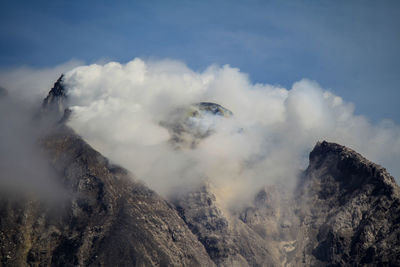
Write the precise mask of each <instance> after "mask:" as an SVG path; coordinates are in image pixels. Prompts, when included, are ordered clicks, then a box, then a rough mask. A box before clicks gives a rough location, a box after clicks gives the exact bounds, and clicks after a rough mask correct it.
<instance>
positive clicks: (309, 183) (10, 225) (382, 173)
mask: <svg viewBox="0 0 400 267" xmlns="http://www.w3.org/2000/svg"><path fill="white" fill-rule="evenodd" d="M64 90H65V88H64V87H63V82H62V77H60V79H59V80H58V81H57V82H56V84H55V86H54V87H53V89H52V90H51V91H50V93H49V96H48V97H47V98H46V99H45V101H44V103H43V108H44V109H45V110H47V111H45V112H43V113H42V115H43V116H46V114H48V113H49V112H57V113H58V115H57V117H58V118H60V116H61V117H62V118H65V114H68V111H67V110H68V109H67V107H66V105H65V102H64V101H65V98H66V93H65V91H64ZM64 122H65V119H61V120H57V122H56V123H55V125H54V126H53V127H52V128H51V129H50V130H49V132H48V133H47V135H46V136H43V138H42V140H41V145H42V148H43V150H44V151H46V153H47V155H48V160H49V162H50V165H51V166H52V168H53V169H54V171H55V173H56V174H57V175H55V177H54V180H56V181H57V183H59V184H60V185H61V187H62V188H63V189H64V192H65V195H66V197H65V198H63V199H62V200H59V201H57V202H55V203H51V204H49V203H47V202H46V201H42V200H41V199H39V198H35V197H32V196H21V197H19V198H10V197H9V196H7V195H2V196H0V218H1V220H0V261H1V263H2V265H3V266H213V265H216V266H376V265H381V266H398V265H400V193H399V192H400V189H399V186H398V185H397V184H396V182H395V180H394V179H393V177H392V176H390V174H388V173H387V172H386V170H385V169H384V168H382V167H381V166H379V165H377V164H374V163H372V162H370V161H368V160H367V159H365V158H364V157H362V156H361V155H360V154H358V153H356V152H355V151H353V150H351V149H349V148H347V147H344V146H341V145H339V144H335V143H329V142H326V141H323V142H319V143H318V144H317V145H316V146H315V147H314V149H313V150H312V151H311V153H310V163H309V166H308V168H307V169H306V170H305V171H304V172H303V173H302V175H301V177H300V178H299V182H298V185H297V187H296V188H295V190H294V191H293V192H292V191H288V190H285V188H282V187H280V186H277V185H268V186H265V187H264V188H262V189H260V191H259V192H258V194H257V195H256V196H255V197H254V201H253V203H249V205H248V206H247V207H245V208H244V209H243V210H241V211H239V212H229V211H226V210H225V209H223V208H222V207H221V206H220V204H219V202H218V201H217V196H216V194H215V193H214V189H213V186H212V185H210V184H204V185H203V186H200V187H199V188H197V189H194V190H193V191H191V192H188V193H186V194H182V195H181V196H179V197H178V198H176V199H174V200H170V201H167V200H164V199H162V198H161V197H160V196H158V195H157V193H155V192H154V191H152V190H151V189H149V188H147V187H146V186H145V185H144V184H143V183H141V182H140V181H138V180H137V179H135V178H134V174H131V173H129V172H128V171H126V170H125V169H123V168H121V167H119V166H115V165H113V164H111V163H110V162H109V161H108V160H107V159H106V158H104V157H103V156H102V155H101V154H100V153H98V152H97V151H95V150H94V149H93V148H91V147H90V145H88V144H87V143H86V142H85V141H84V140H82V138H81V137H79V136H78V135H77V134H76V133H74V131H73V130H72V129H70V128H68V127H67V126H66V125H64Z"/></svg>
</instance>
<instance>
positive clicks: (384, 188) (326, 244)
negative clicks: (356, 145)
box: [295, 141, 400, 266]
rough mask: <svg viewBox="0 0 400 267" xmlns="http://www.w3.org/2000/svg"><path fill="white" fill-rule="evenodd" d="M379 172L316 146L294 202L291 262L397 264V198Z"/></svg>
mask: <svg viewBox="0 0 400 267" xmlns="http://www.w3.org/2000/svg"><path fill="white" fill-rule="evenodd" d="M399 192H400V191H399V187H398V185H397V184H396V183H395V180H394V179H393V177H392V176H390V175H389V174H388V173H387V172H386V170H385V169H384V168H382V167H381V166H379V165H377V164H374V163H372V162H370V161H368V160H367V159H365V158H364V157H362V156H361V155H360V154H358V153H356V152H355V151H353V150H351V149H349V148H347V147H344V146H341V145H338V144H334V143H328V142H325V141H324V142H321V143H318V144H317V145H316V147H315V148H314V150H313V151H312V152H311V153H310V165H309V167H308V169H307V170H306V171H305V173H304V175H303V177H302V179H301V181H300V184H299V188H298V191H297V192H296V195H295V198H296V202H297V203H298V204H297V210H296V216H297V217H298V218H299V220H300V225H299V234H298V236H297V241H298V245H297V248H296V257H295V262H297V263H301V264H302V265H305V266H310V265H312V266H327V265H328V266H376V265H392V266H396V265H399V264H400V194H399Z"/></svg>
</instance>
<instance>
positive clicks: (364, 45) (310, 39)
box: [0, 0, 400, 123]
mask: <svg viewBox="0 0 400 267" xmlns="http://www.w3.org/2000/svg"><path fill="white" fill-rule="evenodd" d="M0 3H1V6H0V68H2V69H8V68H14V67H18V66H22V65H28V66H32V67H37V68H41V67H51V66H55V65H57V64H61V63H64V62H66V61H69V60H71V59H78V60H83V61H84V62H86V63H92V62H96V61H99V60H106V61H108V60H117V61H120V62H126V61H129V60H131V59H132V58H134V57H142V58H173V59H179V60H182V61H184V62H185V63H186V64H187V65H188V66H189V67H191V68H193V69H195V70H202V69H204V68H206V67H207V66H209V65H211V64H222V65H223V64H230V65H231V66H234V67H238V68H239V69H241V71H243V72H246V73H248V74H249V77H250V79H251V80H252V81H253V82H267V83H271V84H280V85H283V86H285V87H289V88H290V86H291V84H292V83H293V82H295V81H298V80H300V79H301V78H309V79H312V80H316V81H317V82H319V83H320V84H321V86H322V87H324V88H327V89H330V90H331V91H332V92H334V93H335V94H337V95H339V96H342V97H343V98H344V99H345V100H346V101H351V102H353V103H355V105H356V113H357V114H364V115H366V116H367V117H368V118H369V119H370V120H372V121H374V122H377V121H379V120H382V119H384V118H389V119H392V120H394V121H396V122H397V123H399V122H400V108H399V107H398V99H399V98H400V90H399V84H400V49H399V47H400V1H324V0H321V1H306V0H303V1H251V0H250V1H235V0H233V1H218V0H216V1H152V0H148V1H111V0H108V1H107V0H102V1H101V0H98V1H71V0H70V1H61V0H53V1H42V0H37V1H18V0H1V1H0ZM0 82H1V81H0Z"/></svg>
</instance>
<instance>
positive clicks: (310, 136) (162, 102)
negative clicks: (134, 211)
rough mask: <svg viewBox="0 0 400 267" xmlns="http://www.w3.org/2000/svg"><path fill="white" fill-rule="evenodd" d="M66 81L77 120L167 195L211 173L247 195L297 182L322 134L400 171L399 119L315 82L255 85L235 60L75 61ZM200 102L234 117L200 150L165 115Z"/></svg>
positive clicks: (221, 184)
mask: <svg viewBox="0 0 400 267" xmlns="http://www.w3.org/2000/svg"><path fill="white" fill-rule="evenodd" d="M65 83H66V85H67V88H68V95H69V99H70V105H71V108H72V110H73V116H72V118H71V121H70V122H69V124H70V126H72V127H73V128H74V129H75V130H76V131H77V132H78V133H79V134H80V135H82V136H83V137H84V139H85V140H87V141H88V142H89V143H90V144H91V145H92V146H94V147H95V148H96V149H98V150H99V151H100V152H102V153H103V154H105V155H106V156H107V157H109V158H110V159H112V160H113V161H115V162H117V163H119V164H121V165H123V166H124V167H126V168H128V169H129V170H131V171H132V172H133V173H134V174H136V176H138V178H139V179H142V180H144V181H146V182H147V183H148V184H149V186H150V187H151V188H153V189H155V190H156V191H158V192H160V193H161V194H164V195H169V194H174V193H176V192H177V189H179V190H182V189H183V188H187V187H188V186H189V187H190V186H192V185H194V184H197V183H198V182H199V181H201V180H202V179H204V178H205V177H207V178H208V179H210V180H211V181H212V182H213V183H214V184H215V185H216V186H217V188H218V190H220V192H223V194H222V195H223V197H225V198H226V199H228V200H229V199H237V198H246V197H248V196H249V195H250V193H253V192H254V190H257V188H259V187H260V186H261V185H264V184H269V183H276V182H283V183H291V182H294V181H295V176H296V173H297V172H298V170H299V169H300V168H304V167H305V166H306V164H307V159H308V153H309V152H310V151H311V149H312V147H313V146H314V144H315V143H316V142H317V141H318V140H322V139H326V140H328V141H333V142H338V143H341V144H343V145H347V146H349V147H351V148H354V149H356V150H357V151H358V152H360V153H362V154H363V155H364V156H366V157H367V158H369V159H370V160H373V161H375V162H377V163H380V164H382V165H383V166H385V167H387V168H388V169H389V171H390V172H391V173H392V174H394V175H395V176H397V177H399V175H400V168H399V167H398V165H397V163H398V162H399V161H400V129H399V126H398V125H395V124H394V123H392V122H383V123H381V124H379V125H371V124H370V123H369V122H368V121H367V120H366V119H365V118H364V117H362V116H356V115H354V113H353V110H354V108H353V105H352V104H350V103H346V102H345V101H343V100H342V99H341V98H340V97H338V96H335V95H333V94H332V93H330V92H328V91H326V90H324V89H322V88H321V87H320V86H319V85H318V84H317V83H316V82H313V81H309V80H301V81H299V82H297V83H295V84H294V85H293V87H292V88H291V89H290V90H287V89H285V88H279V87H275V86H272V85H268V84H252V83H251V82H250V81H249V80H248V77H247V75H246V74H244V73H241V72H240V71H239V70H238V69H236V68H232V67H230V66H228V65H226V66H223V67H218V66H211V67H209V68H208V69H206V70H205V71H203V72H195V71H193V70H191V69H189V68H188V67H187V66H185V65H184V64H183V63H181V62H177V61H171V60H164V61H143V60H141V59H135V60H133V61H131V62H128V63H127V64H119V63H116V62H111V63H107V64H105V65H90V66H83V67H78V68H75V69H73V70H71V71H69V72H68V73H66V76H65ZM201 101H208V102H215V103H218V104H221V105H222V106H224V107H226V108H228V109H230V110H231V111H233V113H234V116H233V117H232V118H228V119H220V120H218V121H217V122H216V129H215V130H216V132H215V133H214V134H213V135H211V136H209V137H208V138H206V139H204V140H203V141H202V142H200V143H199V144H198V146H197V147H196V148H195V149H182V150H176V149H174V147H173V146H171V145H170V143H169V142H168V140H169V138H170V135H169V134H170V133H169V132H168V130H167V129H166V128H164V127H162V126H160V121H168V120H169V119H171V117H169V114H171V112H173V111H174V110H176V109H177V108H179V107H182V106H188V105H190V104H193V103H197V102H201ZM209 119H215V118H213V117H211V118H209ZM238 129H243V130H238ZM247 193H249V194H247Z"/></svg>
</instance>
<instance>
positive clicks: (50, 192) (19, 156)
mask: <svg viewBox="0 0 400 267" xmlns="http://www.w3.org/2000/svg"><path fill="white" fill-rule="evenodd" d="M0 89H1V88H0ZM0 91H1V92H0V127H1V130H0V170H1V173H0V193H1V194H2V196H4V195H7V196H8V197H10V198H11V199H12V198H16V199H18V198H21V197H26V196H33V197H34V198H36V199H41V200H46V201H51V202H54V200H62V199H63V197H64V196H65V193H66V192H65V191H64V190H62V189H61V186H60V184H59V183H58V182H57V181H58V180H57V175H56V172H55V171H54V170H53V168H52V167H51V166H50V159H49V158H48V157H47V154H46V152H45V151H44V149H43V148H42V147H41V143H40V142H41V140H42V139H43V137H44V136H46V135H47V134H48V133H49V130H50V129H51V127H52V125H51V122H50V121H46V120H41V119H40V118H39V116H38V115H39V111H40V104H41V102H38V103H36V104H33V103H31V101H28V100H27V99H26V97H27V95H28V92H25V93H24V94H25V95H24V97H22V96H23V94H22V95H21V94H20V92H22V90H21V91H19V92H16V91H8V90H6V89H4V88H2V89H1V90H0Z"/></svg>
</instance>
